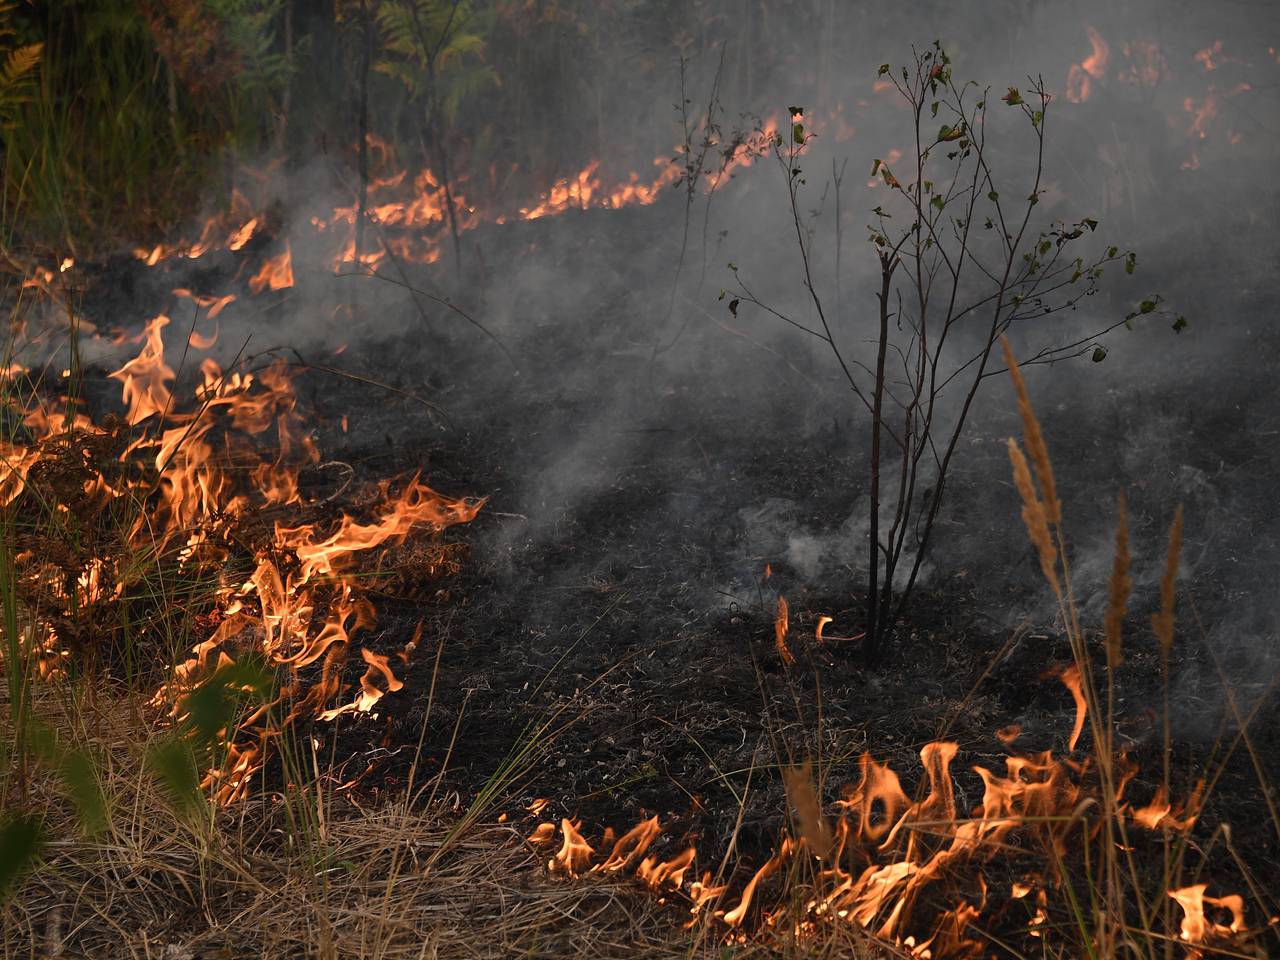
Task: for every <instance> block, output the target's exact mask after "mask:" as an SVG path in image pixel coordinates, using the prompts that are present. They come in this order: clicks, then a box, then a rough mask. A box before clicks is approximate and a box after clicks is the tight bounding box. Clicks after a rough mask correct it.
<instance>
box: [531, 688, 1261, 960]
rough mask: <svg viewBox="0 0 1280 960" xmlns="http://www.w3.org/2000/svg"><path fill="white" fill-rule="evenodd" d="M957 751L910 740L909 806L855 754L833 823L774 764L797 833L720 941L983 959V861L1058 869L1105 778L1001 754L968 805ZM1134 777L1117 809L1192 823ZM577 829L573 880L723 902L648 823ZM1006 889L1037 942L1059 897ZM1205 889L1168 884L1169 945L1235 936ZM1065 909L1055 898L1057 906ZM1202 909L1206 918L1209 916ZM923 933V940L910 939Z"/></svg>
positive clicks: (1059, 763) (572, 839)
mask: <svg viewBox="0 0 1280 960" xmlns="http://www.w3.org/2000/svg"><path fill="white" fill-rule="evenodd" d="M1058 676H1059V678H1060V679H1061V680H1062V681H1063V682H1064V683H1065V684H1066V685H1067V686H1068V687H1069V688H1070V689H1073V690H1075V689H1077V688H1078V687H1079V686H1080V678H1079V675H1078V671H1077V672H1076V675H1074V676H1073V675H1072V671H1071V670H1066V671H1060V672H1059V674H1058ZM1083 720H1084V715H1083V713H1081V712H1080V710H1079V709H1078V710H1077V716H1076V721H1075V724H1074V728H1073V734H1072V737H1071V738H1070V746H1071V749H1073V750H1074V748H1075V746H1076V741H1077V739H1078V737H1079V733H1080V730H1081V728H1082V725H1083ZM1019 732H1020V731H1018V729H1017V727H1016V725H1012V726H1010V727H1009V728H1005V729H1004V730H1002V731H1001V739H1002V740H1003V741H1004V742H1005V743H1006V745H1007V746H1008V745H1011V744H1012V742H1013V740H1014V739H1015V738H1016V737H1017V735H1018V734H1019ZM959 751H960V747H959V745H958V744H957V743H955V742H952V741H944V740H939V741H934V742H932V743H928V744H926V745H925V746H924V747H922V748H921V750H920V753H919V760H920V771H921V780H922V784H921V787H922V788H921V789H920V790H919V791H918V792H917V794H916V799H914V800H913V799H911V797H910V796H909V795H908V793H907V791H906V790H905V789H904V787H903V784H902V781H901V780H900V778H899V776H898V774H897V773H896V772H895V771H894V770H893V769H892V768H891V767H890V766H889V765H888V764H887V763H883V762H881V761H878V760H876V759H875V758H874V757H873V756H872V755H871V754H870V753H866V752H864V753H863V754H862V756H861V758H860V760H859V764H858V778H857V782H856V783H855V784H853V785H851V786H849V787H847V788H846V789H845V791H844V796H843V799H841V800H837V801H836V802H835V803H834V804H833V805H832V807H831V809H832V811H833V813H834V821H833V822H832V823H828V822H827V821H828V818H827V816H826V815H825V814H824V812H823V811H822V807H821V802H820V799H819V797H818V795H817V792H816V790H815V788H814V787H813V781H812V778H811V770H810V769H809V768H808V767H800V768H793V769H789V770H787V771H785V780H786V786H787V795H788V798H789V800H790V802H791V805H792V807H793V808H794V810H795V812H796V823H797V830H798V836H797V837H792V836H789V835H783V836H782V838H781V840H780V843H779V844H778V846H777V848H776V849H775V850H774V851H773V853H772V854H771V855H770V856H769V857H768V858H767V859H766V860H764V862H762V863H758V864H757V865H754V866H753V868H752V869H751V871H750V873H749V875H747V876H746V879H745V882H744V883H743V884H742V885H741V887H740V888H739V890H738V893H737V894H736V897H729V899H728V901H727V903H726V905H725V906H724V907H722V908H720V909H716V910H714V913H713V915H714V917H715V919H716V920H717V921H718V922H719V924H720V925H721V928H722V930H723V934H724V937H725V939H726V941H727V942H736V941H737V940H738V939H740V938H741V937H742V936H744V935H745V934H744V933H743V931H746V930H748V929H749V928H751V927H754V926H755V925H756V924H757V923H758V924H759V925H761V926H764V927H777V926H778V925H779V924H782V923H784V922H785V923H793V924H794V935H795V936H796V937H797V938H798V939H800V940H801V941H803V939H804V938H806V937H807V936H809V935H811V934H813V933H814V932H815V930H816V928H817V925H818V924H822V923H841V924H855V925H857V926H858V927H861V928H863V929H865V930H866V931H867V933H868V934H870V935H872V936H874V937H876V938H877V939H879V940H881V941H884V942H887V943H889V944H896V945H897V946H898V947H900V948H901V949H902V950H903V951H904V953H905V954H909V955H911V956H918V957H930V956H933V957H944V956H970V955H973V956H977V955H983V950H982V949H981V947H982V945H983V944H984V943H987V942H989V941H988V940H987V939H986V937H985V935H984V936H983V937H981V938H979V937H977V936H975V934H974V932H973V931H972V930H971V928H973V927H976V926H977V925H978V924H980V923H981V922H982V921H983V919H984V918H985V917H986V916H987V909H988V903H989V899H992V898H991V897H990V894H989V890H988V880H987V878H986V876H985V875H984V872H983V870H984V868H985V867H986V866H987V865H988V864H989V863H990V862H991V861H993V860H995V859H997V858H1000V857H1006V856H1007V857H1011V858H1013V857H1017V856H1019V855H1021V854H1020V852H1021V853H1025V852H1026V851H1029V850H1034V849H1036V848H1042V849H1044V850H1045V853H1046V856H1047V858H1048V860H1049V862H1051V863H1061V862H1062V861H1063V858H1065V857H1066V856H1068V855H1069V851H1070V847H1071V846H1072V845H1073V844H1075V843H1086V844H1087V843H1091V842H1092V841H1093V838H1094V837H1096V835H1097V833H1096V831H1097V827H1096V826H1094V825H1092V824H1091V823H1090V822H1089V820H1088V818H1087V817H1086V818H1082V817H1081V811H1083V810H1087V809H1089V808H1090V806H1092V805H1095V804H1097V803H1098V802H1099V797H1100V794H1099V791H1101V790H1102V789H1103V784H1104V781H1103V779H1102V778H1100V777H1099V776H1098V772H1097V771H1096V770H1094V769H1093V767H1092V765H1091V763H1090V762H1088V761H1084V762H1077V761H1074V760H1068V759H1063V758H1058V757H1055V756H1054V755H1053V754H1052V753H1051V752H1050V751H1047V750H1046V751H1040V752H1032V753H1025V754H1010V755H1008V756H1006V757H1005V759H1004V771H1003V772H999V771H997V770H995V769H992V768H989V767H987V766H983V765H980V764H975V765H973V766H972V767H971V770H972V772H973V773H974V774H976V775H977V777H978V779H979V781H980V782H981V784H982V794H981V799H980V800H979V801H978V802H977V803H976V804H973V803H972V801H963V800H962V798H961V793H960V791H959V789H958V787H957V783H958V781H957V774H955V773H954V772H953V766H954V764H955V761H956V759H957V758H958V756H959ZM1121 766H1123V764H1121ZM1133 772H1134V770H1133V769H1128V770H1127V772H1126V773H1125V774H1124V775H1123V776H1122V778H1121V782H1120V783H1119V784H1118V785H1117V787H1116V790H1117V793H1118V794H1119V795H1118V796H1117V798H1116V799H1117V806H1116V808H1115V809H1117V811H1118V812H1119V814H1120V815H1121V816H1124V817H1127V818H1128V819H1129V820H1131V821H1132V822H1133V823H1135V824H1138V825H1141V826H1147V827H1151V828H1153V829H1154V828H1156V827H1157V826H1159V827H1160V828H1161V829H1165V830H1171V831H1176V832H1178V833H1185V832H1186V831H1187V830H1189V829H1190V827H1191V825H1192V823H1193V822H1194V817H1193V816H1190V815H1187V816H1183V817H1181V818H1178V817H1172V816H1170V811H1171V806H1170V804H1169V803H1168V802H1167V801H1165V800H1164V799H1163V795H1162V794H1160V795H1158V796H1157V797H1156V799H1155V800H1154V801H1153V802H1152V804H1151V805H1149V806H1148V807H1144V808H1141V809H1130V808H1128V807H1127V806H1126V805H1125V804H1124V802H1123V796H1122V794H1123V791H1124V789H1125V786H1126V785H1127V784H1128V782H1129V781H1130V779H1131V778H1132V774H1133ZM1198 796H1199V790H1197V792H1196V795H1195V796H1193V797H1192V799H1191V800H1190V801H1188V803H1187V805H1186V808H1187V809H1188V810H1192V809H1194V808H1195V806H1196V805H1197V804H1198V799H1197V798H1198ZM581 831H582V824H581V823H580V822H579V821H576V820H569V819H563V820H561V821H560V834H561V847H560V851H559V853H557V854H556V855H555V856H554V857H553V858H552V860H551V862H550V867H551V869H553V870H556V871H560V872H563V873H566V874H568V875H569V876H573V877H583V876H586V875H588V874H592V873H612V874H618V873H625V872H630V873H631V874H632V875H634V876H635V878H636V879H637V880H638V881H640V882H642V883H644V884H645V885H647V886H649V887H650V888H656V887H658V886H660V885H665V886H666V887H667V888H668V889H671V890H678V891H680V893H682V894H683V895H684V897H685V898H686V899H687V902H688V908H689V912H690V915H691V917H693V918H697V917H698V916H699V915H700V914H702V913H703V912H704V911H706V909H707V907H708V905H711V904H715V903H719V902H721V901H724V900H725V898H726V897H727V896H729V891H730V884H727V883H716V882H713V880H712V877H711V875H710V874H709V873H704V874H702V876H701V877H700V878H699V879H697V880H690V881H687V882H686V879H685V878H686V877H687V876H689V874H690V870H691V869H692V867H693V864H694V863H695V862H696V860H697V851H696V849H695V848H694V847H693V846H688V845H686V846H683V847H682V848H681V849H680V851H679V852H678V853H676V854H675V855H674V856H672V857H670V858H669V859H666V860H663V859H661V856H660V854H658V853H653V852H649V851H651V850H652V848H653V847H654V846H655V845H656V844H657V843H658V841H659V838H660V837H661V834H662V829H661V824H660V822H659V820H658V818H657V817H651V818H649V819H647V820H644V821H642V822H640V823H639V824H637V825H636V826H635V827H634V828H632V829H631V830H630V831H628V832H627V833H625V834H623V835H622V836H621V837H620V838H618V839H617V840H612V839H611V837H612V831H606V832H605V840H604V842H603V845H604V847H605V848H607V849H608V850H609V852H608V854H607V855H604V856H603V857H599V856H598V855H597V853H596V847H594V846H593V845H592V844H591V843H589V842H588V841H587V839H586V838H585V837H584V836H583V833H582V832H581ZM555 834H556V828H555V825H554V824H553V823H552V822H545V823H542V824H541V825H539V827H538V828H537V829H536V830H535V831H534V833H533V834H532V835H531V837H530V841H531V842H533V843H535V844H538V845H549V844H550V843H552V842H553V840H554V837H555ZM642 856H643V859H641V857H642ZM1013 862H1014V863H1017V862H1018V861H1017V860H1016V859H1015V860H1013ZM801 865H807V868H806V869H807V871H808V872H807V873H806V874H805V875H806V876H811V877H812V880H811V881H806V882H805V884H804V886H803V887H802V889H803V890H805V891H806V893H807V897H808V898H807V900H805V901H803V909H802V911H801V913H800V914H799V915H797V914H796V913H795V912H794V910H795V906H796V901H795V900H794V898H792V897H789V895H786V894H783V893H781V892H780V891H779V890H778V889H777V888H778V884H779V880H780V878H782V877H784V876H786V875H788V874H789V873H791V872H793V869H792V868H795V867H799V866H801ZM1007 889H1008V891H1009V898H1010V899H1011V900H1020V901H1024V902H1025V903H1026V904H1027V907H1026V910H1027V914H1026V919H1025V921H1023V924H1024V925H1023V927H1022V934H1023V935H1024V936H1026V937H1028V938H1031V939H1032V941H1033V942H1034V941H1036V940H1043V939H1044V938H1046V937H1047V936H1049V935H1050V933H1051V931H1052V930H1053V924H1054V920H1053V914H1051V912H1050V911H1051V909H1052V908H1053V907H1054V905H1055V903H1054V901H1055V898H1056V897H1060V896H1062V895H1063V894H1062V889H1061V884H1060V883H1059V881H1058V880H1056V879H1054V878H1052V877H1050V876H1049V875H1047V874H1046V875H1044V876H1042V875H1041V874H1039V873H1035V872H1032V873H1025V872H1024V873H1022V874H1021V879H1018V880H1015V881H1013V882H1012V884H1011V885H1010V886H1009V887H1008V888H1007ZM1205 889H1206V887H1205V886H1204V885H1203V884H1200V885H1196V886H1191V887H1184V888H1179V889H1173V890H1170V891H1169V896H1170V897H1172V898H1173V899H1174V900H1175V901H1176V902H1177V903H1178V904H1180V905H1181V907H1182V909H1183V912H1184V917H1183V920H1182V922H1181V927H1180V931H1181V932H1180V937H1181V939H1182V940H1184V941H1186V942H1188V943H1192V944H1199V943H1205V942H1212V941H1219V942H1222V941H1227V940H1230V939H1231V938H1234V937H1237V936H1239V935H1241V934H1242V933H1243V932H1244V930H1245V920H1244V901H1243V899H1242V898H1241V897H1239V896H1236V895H1230V896H1224V897H1221V898H1212V897H1206V896H1205V895H1204V893H1205ZM926 891H928V893H927V895H926ZM997 899H998V898H997ZM1066 906H1067V905H1066V904H1065V903H1059V904H1058V907H1059V908H1060V909H1065V908H1066ZM930 911H933V914H932V915H931V914H930ZM1214 911H1216V912H1217V914H1218V918H1217V919H1214V918H1212V917H1210V916H1208V915H1207V913H1208V912H1214ZM691 922H692V921H691ZM921 929H924V930H926V931H928V932H927V935H925V936H923V937H922V936H921V935H920V933H919V931H920V930H921Z"/></svg>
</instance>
